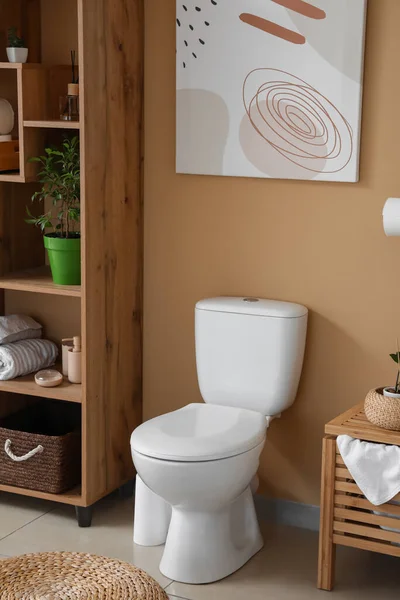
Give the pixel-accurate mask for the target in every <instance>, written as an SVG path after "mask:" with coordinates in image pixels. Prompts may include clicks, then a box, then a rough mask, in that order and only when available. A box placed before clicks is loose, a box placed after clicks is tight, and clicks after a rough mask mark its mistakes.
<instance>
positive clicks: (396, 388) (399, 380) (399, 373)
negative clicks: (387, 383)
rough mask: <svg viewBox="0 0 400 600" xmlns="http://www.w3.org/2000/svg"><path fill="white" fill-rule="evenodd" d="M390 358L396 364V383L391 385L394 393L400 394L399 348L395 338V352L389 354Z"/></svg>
mask: <svg viewBox="0 0 400 600" xmlns="http://www.w3.org/2000/svg"><path fill="white" fill-rule="evenodd" d="M390 358H391V359H392V360H394V362H395V363H396V364H397V377H396V384H395V385H394V387H393V390H394V393H395V394H400V350H399V340H397V352H395V353H393V354H391V355H390Z"/></svg>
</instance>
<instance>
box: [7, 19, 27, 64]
mask: <svg viewBox="0 0 400 600" xmlns="http://www.w3.org/2000/svg"><path fill="white" fill-rule="evenodd" d="M7 56H8V60H9V61H10V63H26V61H27V60H28V48H26V46H25V42H24V40H23V39H22V38H21V37H19V35H18V33H17V28H16V27H10V28H9V30H8V47H7Z"/></svg>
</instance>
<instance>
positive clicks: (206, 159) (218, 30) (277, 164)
mask: <svg viewBox="0 0 400 600" xmlns="http://www.w3.org/2000/svg"><path fill="white" fill-rule="evenodd" d="M366 4H367V0H307V1H305V0H177V151H176V152H177V156H176V165H177V172H178V173H193V174H209V175H230V176H243V177H266V178H279V179H306V180H320V181H347V182H355V181H358V171H359V150H360V130H361V106H362V74H363V55H364V35H365V15H366Z"/></svg>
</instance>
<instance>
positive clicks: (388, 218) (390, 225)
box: [382, 198, 400, 236]
mask: <svg viewBox="0 0 400 600" xmlns="http://www.w3.org/2000/svg"><path fill="white" fill-rule="evenodd" d="M382 214H383V228H384V230H385V233H386V235H387V236H400V198H388V199H387V200H386V203H385V206H384V207H383V213H382Z"/></svg>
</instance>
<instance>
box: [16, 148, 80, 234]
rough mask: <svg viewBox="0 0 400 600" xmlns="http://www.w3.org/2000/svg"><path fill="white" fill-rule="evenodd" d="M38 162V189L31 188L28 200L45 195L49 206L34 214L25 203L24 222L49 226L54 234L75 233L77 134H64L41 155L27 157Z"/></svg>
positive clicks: (76, 211) (76, 210)
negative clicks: (60, 142)
mask: <svg viewBox="0 0 400 600" xmlns="http://www.w3.org/2000/svg"><path fill="white" fill-rule="evenodd" d="M29 160H30V162H37V163H39V164H40V165H41V170H40V171H39V173H38V181H39V182H40V183H41V184H42V189H41V190H39V191H37V192H35V193H34V194H33V196H32V202H35V201H41V202H43V203H44V202H45V200H46V199H47V198H49V199H50V200H51V202H52V205H53V206H52V208H51V210H49V211H48V212H46V213H44V214H42V215H39V216H38V217H35V216H34V215H32V213H31V211H30V210H29V208H28V207H27V209H26V210H27V213H28V217H29V218H28V219H26V222H27V223H31V224H32V225H36V226H37V227H39V228H40V229H41V230H42V231H44V230H45V229H48V228H51V229H52V230H53V233H56V234H57V237H62V238H70V237H77V236H79V223H80V154H79V138H78V137H76V136H75V137H73V138H71V139H68V138H66V139H65V140H64V141H63V143H62V146H61V149H60V148H46V149H45V154H44V155H43V156H37V157H33V158H31V159H29Z"/></svg>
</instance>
